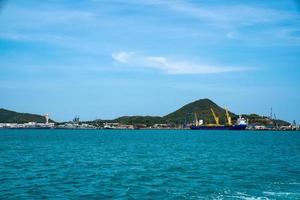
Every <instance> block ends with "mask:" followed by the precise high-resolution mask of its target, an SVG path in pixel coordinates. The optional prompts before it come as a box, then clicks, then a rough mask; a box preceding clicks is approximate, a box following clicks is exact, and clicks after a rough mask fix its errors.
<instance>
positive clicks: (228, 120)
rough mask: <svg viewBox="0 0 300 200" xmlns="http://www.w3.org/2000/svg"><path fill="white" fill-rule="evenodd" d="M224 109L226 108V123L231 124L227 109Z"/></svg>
mask: <svg viewBox="0 0 300 200" xmlns="http://www.w3.org/2000/svg"><path fill="white" fill-rule="evenodd" d="M225 110H226V117H227V123H228V125H229V126H231V125H232V122H231V117H230V115H229V112H228V109H227V108H225Z"/></svg>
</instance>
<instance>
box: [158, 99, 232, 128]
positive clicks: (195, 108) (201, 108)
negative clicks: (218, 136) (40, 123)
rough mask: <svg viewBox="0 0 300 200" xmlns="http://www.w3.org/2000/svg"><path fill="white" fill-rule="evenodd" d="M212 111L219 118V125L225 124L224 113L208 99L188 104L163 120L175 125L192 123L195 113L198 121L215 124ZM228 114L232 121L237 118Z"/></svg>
mask: <svg viewBox="0 0 300 200" xmlns="http://www.w3.org/2000/svg"><path fill="white" fill-rule="evenodd" d="M211 108H212V109H213V110H214V112H215V114H216V115H217V116H218V117H219V118H220V123H221V124H224V123H226V119H225V115H226V111H225V110H224V109H223V108H221V107H220V106H218V105H217V104H216V103H214V102H213V101H211V100H210V99H200V100H197V101H194V102H192V103H189V104H187V105H185V106H183V107H181V108H180V109H178V110H176V111H175V112H173V113H170V114H168V115H166V116H164V119H165V120H166V121H168V122H171V123H175V124H184V123H185V122H187V123H188V122H192V121H193V120H194V118H195V113H197V117H198V119H202V120H203V121H204V123H215V120H214V118H213V115H212V112H211V110H210V109H211ZM229 113H230V116H231V117H232V118H233V119H236V118H237V115H236V114H234V113H231V112H229Z"/></svg>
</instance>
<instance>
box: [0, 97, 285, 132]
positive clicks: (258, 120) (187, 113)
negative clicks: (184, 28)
mask: <svg viewBox="0 0 300 200" xmlns="http://www.w3.org/2000/svg"><path fill="white" fill-rule="evenodd" d="M211 108H212V109H213V111H214V112H215V114H216V116H217V117H219V118H220V124H226V123H227V119H226V110H225V109H224V108H221V107H220V106H218V105H217V104H216V103H214V102H213V101H211V100H210V99H200V100H197V101H194V102H192V103H189V104H186V105H184V106H183V107H181V108H180V109H178V110H176V111H174V112H172V113H170V114H168V115H166V116H163V117H159V116H123V117H119V118H116V119H114V120H100V119H99V120H95V121H87V122H86V123H89V124H92V125H95V126H102V125H103V123H104V122H118V123H120V124H128V125H141V124H144V125H147V126H153V125H154V124H170V125H174V126H176V125H182V124H188V123H193V122H194V119H195V114H196V115H197V118H198V119H202V120H203V121H204V124H214V123H215V120H214V117H213V115H212V112H211ZM229 115H230V116H231V118H232V120H233V122H235V120H236V119H237V118H238V115H236V114H234V113H232V112H230V111H229ZM243 116H244V117H245V118H246V119H248V122H249V124H257V125H275V126H283V125H289V123H288V122H286V121H283V120H279V119H276V120H271V119H269V118H268V117H265V116H259V115H257V114H250V115H243ZM49 121H50V122H54V121H53V120H49ZM0 122H4V123H5V122H6V123H26V122H45V117H44V116H41V115H35V114H29V113H18V112H14V111H10V110H5V109H0Z"/></svg>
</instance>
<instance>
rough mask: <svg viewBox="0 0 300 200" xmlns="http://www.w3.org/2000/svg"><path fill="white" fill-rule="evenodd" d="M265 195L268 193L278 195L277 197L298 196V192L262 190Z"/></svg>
mask: <svg viewBox="0 0 300 200" xmlns="http://www.w3.org/2000/svg"><path fill="white" fill-rule="evenodd" d="M263 193H264V194H266V195H270V196H278V197H282V196H300V193H294V192H263Z"/></svg>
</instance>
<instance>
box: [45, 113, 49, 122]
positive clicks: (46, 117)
mask: <svg viewBox="0 0 300 200" xmlns="http://www.w3.org/2000/svg"><path fill="white" fill-rule="evenodd" d="M45 119H46V124H48V123H49V114H46V115H45Z"/></svg>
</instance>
